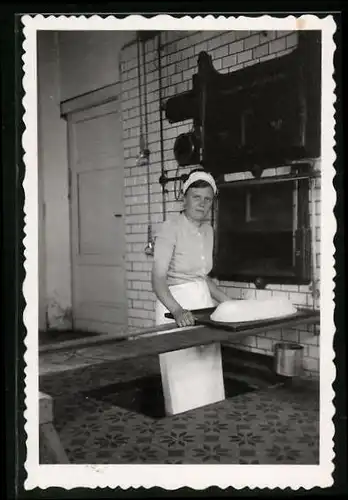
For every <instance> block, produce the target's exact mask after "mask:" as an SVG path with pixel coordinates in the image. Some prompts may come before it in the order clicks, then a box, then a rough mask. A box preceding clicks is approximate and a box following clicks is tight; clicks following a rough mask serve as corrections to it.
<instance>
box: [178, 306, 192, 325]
mask: <svg viewBox="0 0 348 500" xmlns="http://www.w3.org/2000/svg"><path fill="white" fill-rule="evenodd" d="M173 316H174V319H175V321H176V324H177V325H178V326H180V327H183V326H192V325H194V324H195V318H194V316H193V314H192V312H191V311H188V310H187V309H179V310H178V311H175V312H174V313H173Z"/></svg>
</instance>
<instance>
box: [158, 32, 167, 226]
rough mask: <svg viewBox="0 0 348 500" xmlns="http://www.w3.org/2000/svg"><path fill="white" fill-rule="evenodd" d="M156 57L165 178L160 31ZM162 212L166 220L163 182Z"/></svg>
mask: <svg viewBox="0 0 348 500" xmlns="http://www.w3.org/2000/svg"><path fill="white" fill-rule="evenodd" d="M157 58H158V96H159V97H158V100H159V115H160V144H161V149H160V152H161V178H162V179H163V178H165V171H164V145H163V109H162V65H161V32H159V34H158V44H157ZM162 213H163V220H164V221H165V220H166V189H165V184H162Z"/></svg>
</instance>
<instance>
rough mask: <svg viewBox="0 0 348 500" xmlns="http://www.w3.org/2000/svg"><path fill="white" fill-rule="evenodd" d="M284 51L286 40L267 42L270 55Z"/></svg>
mask: <svg viewBox="0 0 348 500" xmlns="http://www.w3.org/2000/svg"><path fill="white" fill-rule="evenodd" d="M285 49H286V38H285V37H282V38H278V39H276V40H272V41H271V42H269V52H270V54H272V53H275V52H280V51H281V50H285Z"/></svg>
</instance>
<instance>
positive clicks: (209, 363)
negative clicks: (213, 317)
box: [160, 342, 225, 415]
mask: <svg viewBox="0 0 348 500" xmlns="http://www.w3.org/2000/svg"><path fill="white" fill-rule="evenodd" d="M160 367H161V375H162V388H163V395H164V401H165V407H166V413H167V415H175V414H177V413H182V412H185V411H189V410H193V409H195V408H199V407H202V406H205V405H209V404H213V403H217V402H219V401H222V400H224V399H225V388H224V379H223V370H222V359H221V345H220V343H218V342H216V343H214V344H210V345H205V346H198V347H190V348H189V349H182V350H178V351H173V352H169V353H166V354H161V355H160Z"/></svg>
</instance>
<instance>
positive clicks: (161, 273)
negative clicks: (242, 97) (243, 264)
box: [152, 169, 230, 414]
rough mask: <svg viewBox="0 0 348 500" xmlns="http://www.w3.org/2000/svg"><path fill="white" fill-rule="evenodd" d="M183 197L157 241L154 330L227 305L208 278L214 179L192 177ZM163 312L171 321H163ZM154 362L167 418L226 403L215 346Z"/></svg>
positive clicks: (218, 350)
mask: <svg viewBox="0 0 348 500" xmlns="http://www.w3.org/2000/svg"><path fill="white" fill-rule="evenodd" d="M183 195H184V201H183V211H182V212H181V213H180V214H179V215H178V216H176V218H174V219H171V220H167V221H165V222H164V223H163V224H162V228H161V230H160V232H159V233H158V234H157V236H156V242H155V250H154V263H153V270H152V285H153V290H154V292H155V294H156V297H157V303H156V324H157V325H161V324H164V323H169V322H172V321H176V323H177V325H178V326H179V327H185V326H186V327H187V326H191V325H194V322H195V320H194V317H193V314H192V313H191V310H193V309H202V308H209V307H213V306H215V305H216V303H220V302H224V301H226V300H230V298H229V297H228V296H227V295H226V294H225V293H224V292H223V291H222V290H220V289H219V288H218V287H217V286H216V284H215V283H214V281H212V279H211V278H210V277H209V276H208V274H209V273H210V271H211V269H212V263H213V238H214V235H213V228H212V226H211V224H210V222H209V215H210V213H211V208H212V204H213V201H214V197H215V196H216V195H217V186H216V183H215V180H214V178H213V177H212V176H211V175H210V174H209V173H207V172H205V171H204V170H200V169H199V170H198V169H197V170H194V171H192V172H191V173H190V175H189V177H188V179H187V180H186V182H185V183H184V184H183ZM214 301H215V303H214ZM168 311H169V312H171V313H172V315H173V317H174V320H171V319H168V318H165V316H164V315H165V313H166V312H168ZM173 334H174V335H175V333H173ZM159 359H160V367H161V375H162V384H163V392H164V399H165V407H166V413H167V414H175V413H181V412H183V411H187V410H189V409H192V408H196V407H199V406H203V405H206V404H212V403H215V402H217V401H221V400H222V399H224V398H225V391H224V383H223V376H222V362H221V347H220V344H219V343H212V344H210V345H206V346H199V347H190V348H188V349H181V350H178V351H173V352H169V353H165V354H161V355H160V356H159Z"/></svg>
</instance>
